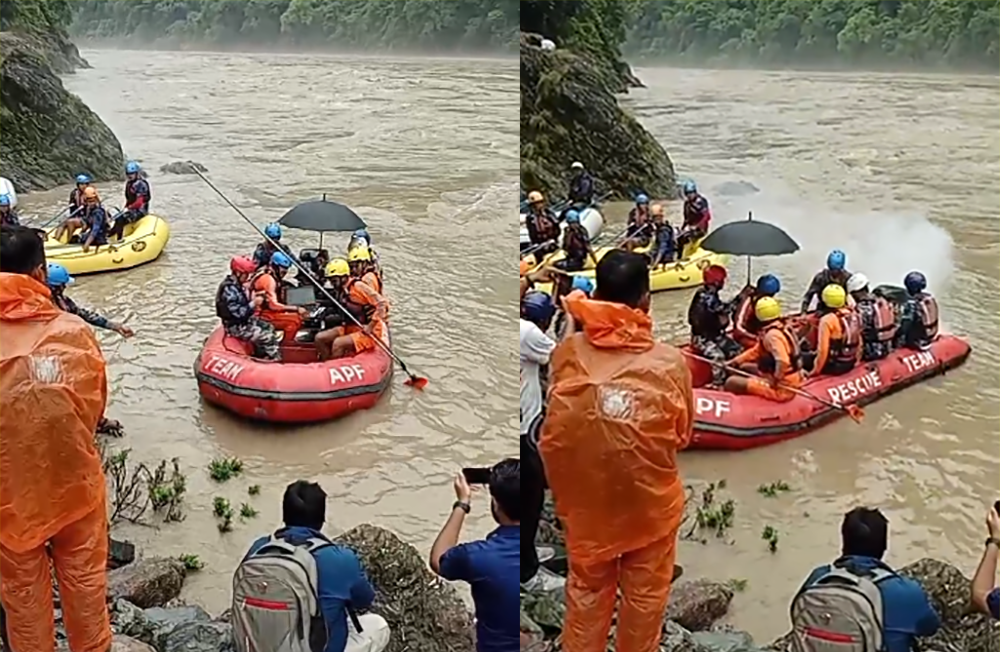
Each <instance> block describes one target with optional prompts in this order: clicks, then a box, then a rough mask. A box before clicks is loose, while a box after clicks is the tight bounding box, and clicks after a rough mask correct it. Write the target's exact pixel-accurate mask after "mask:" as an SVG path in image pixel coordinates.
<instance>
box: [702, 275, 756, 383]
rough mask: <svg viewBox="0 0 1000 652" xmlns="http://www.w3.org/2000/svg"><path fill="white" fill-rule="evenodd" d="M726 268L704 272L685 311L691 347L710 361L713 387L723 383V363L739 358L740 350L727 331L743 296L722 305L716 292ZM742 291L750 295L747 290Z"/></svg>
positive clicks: (722, 281)
mask: <svg viewBox="0 0 1000 652" xmlns="http://www.w3.org/2000/svg"><path fill="white" fill-rule="evenodd" d="M726 276H727V272H726V268H725V267H722V266H720V265H711V266H709V267H708V268H707V269H706V270H705V272H704V277H703V279H704V285H702V286H701V288H699V290H698V291H697V292H696V293H695V295H694V297H693V298H692V299H691V306H690V307H689V308H688V325H689V326H690V327H691V346H692V348H693V349H694V352H695V353H697V354H698V355H700V356H701V357H703V358H705V359H707V360H710V361H712V363H713V364H712V381H713V384H715V385H718V386H719V387H721V386H722V385H724V384H725V382H726V369H725V366H724V365H725V363H726V361H727V360H731V359H732V358H734V357H736V356H737V355H739V353H740V350H741V347H740V345H739V344H738V343H737V342H736V340H734V339H733V338H731V337H730V336H729V335H728V333H727V332H726V331H727V328H728V326H729V320H730V315H731V314H732V312H733V310H734V309H735V307H736V304H737V302H739V301H740V300H741V299H742V298H743V296H744V293H742V292H741V293H740V294H738V295H736V296H735V297H734V298H733V299H731V300H730V301H723V300H722V298H721V297H719V292H720V291H721V290H722V288H723V287H724V286H725V284H726ZM746 291H753V288H748V289H747V290H745V291H744V292H746Z"/></svg>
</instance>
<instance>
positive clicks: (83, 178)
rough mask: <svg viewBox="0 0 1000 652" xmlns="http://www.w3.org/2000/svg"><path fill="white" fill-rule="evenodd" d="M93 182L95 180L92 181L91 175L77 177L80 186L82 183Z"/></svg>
mask: <svg viewBox="0 0 1000 652" xmlns="http://www.w3.org/2000/svg"><path fill="white" fill-rule="evenodd" d="M91 181H93V179H91V178H90V176H89V175H86V174H78V175H76V182H77V183H78V184H80V183H90V182H91Z"/></svg>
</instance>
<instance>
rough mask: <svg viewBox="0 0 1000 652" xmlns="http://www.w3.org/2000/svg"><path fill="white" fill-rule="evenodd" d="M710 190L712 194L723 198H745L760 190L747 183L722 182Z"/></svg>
mask: <svg viewBox="0 0 1000 652" xmlns="http://www.w3.org/2000/svg"><path fill="white" fill-rule="evenodd" d="M712 190H713V192H714V194H716V195H722V196H724V197H746V196H747V195H753V194H755V193H758V192H760V188H758V187H757V186H755V185H753V184H752V183H750V182H749V181H723V182H722V183H720V184H719V185H717V186H715V187H714V188H712Z"/></svg>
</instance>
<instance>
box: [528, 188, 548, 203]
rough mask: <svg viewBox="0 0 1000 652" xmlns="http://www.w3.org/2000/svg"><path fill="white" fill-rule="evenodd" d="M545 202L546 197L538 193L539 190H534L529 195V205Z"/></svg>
mask: <svg viewBox="0 0 1000 652" xmlns="http://www.w3.org/2000/svg"><path fill="white" fill-rule="evenodd" d="M543 201H545V195H543V194H542V193H540V192H538V191H537V190H532V191H531V192H529V193H528V203H529V204H541V203H542V202H543Z"/></svg>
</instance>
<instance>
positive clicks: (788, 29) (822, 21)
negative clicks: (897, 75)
mask: <svg viewBox="0 0 1000 652" xmlns="http://www.w3.org/2000/svg"><path fill="white" fill-rule="evenodd" d="M626 1H627V4H628V6H629V10H630V13H631V20H630V26H631V27H630V30H629V37H628V42H627V46H626V51H627V52H628V53H629V54H632V55H641V56H649V57H658V58H665V59H671V58H672V59H674V60H680V61H688V62H692V63H694V62H699V61H706V60H709V61H711V60H716V61H720V62H731V63H737V62H747V63H762V64H768V65H806V66H837V65H843V66H864V67H898V66H950V67H961V68H976V69H983V70H991V71H993V70H997V69H998V68H1000V0H626Z"/></svg>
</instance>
